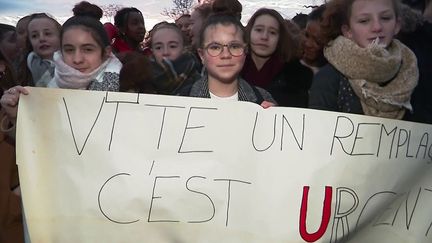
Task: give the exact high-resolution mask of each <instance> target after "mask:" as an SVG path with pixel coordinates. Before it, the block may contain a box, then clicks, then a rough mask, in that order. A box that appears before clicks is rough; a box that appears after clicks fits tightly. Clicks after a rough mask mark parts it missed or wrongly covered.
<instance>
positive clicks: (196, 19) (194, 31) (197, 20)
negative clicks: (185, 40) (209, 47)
mask: <svg viewBox="0 0 432 243" xmlns="http://www.w3.org/2000/svg"><path fill="white" fill-rule="evenodd" d="M201 27H202V17H201V15H200V14H199V12H198V11H193V12H192V14H191V18H190V25H189V36H190V38H191V43H192V46H194V47H198V45H199V44H198V42H199V36H200V30H201Z"/></svg>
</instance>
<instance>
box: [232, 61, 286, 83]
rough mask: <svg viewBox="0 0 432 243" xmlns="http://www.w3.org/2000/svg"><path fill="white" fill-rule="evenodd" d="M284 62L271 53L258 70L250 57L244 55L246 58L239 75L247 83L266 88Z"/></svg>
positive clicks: (280, 69)
mask: <svg viewBox="0 0 432 243" xmlns="http://www.w3.org/2000/svg"><path fill="white" fill-rule="evenodd" d="M284 64H285V63H284V62H283V61H282V60H281V59H280V58H278V57H276V56H275V55H273V56H272V57H270V59H268V60H267V61H266V62H265V63H264V66H263V67H262V68H261V70H258V69H257V67H256V65H255V62H254V61H253V60H252V57H251V56H250V54H249V55H247V56H246V60H245V63H244V66H243V69H242V71H241V77H242V78H243V79H244V80H246V81H247V82H248V83H250V84H252V85H255V86H259V87H261V88H264V89H265V88H267V87H268V86H269V85H270V83H271V81H273V79H275V78H276V76H277V75H278V74H279V73H280V72H281V71H282V69H283V67H284Z"/></svg>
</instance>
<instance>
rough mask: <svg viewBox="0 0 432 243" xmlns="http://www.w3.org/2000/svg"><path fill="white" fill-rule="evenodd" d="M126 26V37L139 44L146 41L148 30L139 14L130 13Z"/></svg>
mask: <svg viewBox="0 0 432 243" xmlns="http://www.w3.org/2000/svg"><path fill="white" fill-rule="evenodd" d="M126 25H127V26H126V31H125V34H126V36H128V37H129V38H130V39H132V40H133V41H135V42H137V43H139V42H142V41H143V40H144V36H145V33H146V29H145V26H144V18H143V16H142V15H141V14H140V13H139V12H130V13H129V17H128V20H127V23H126Z"/></svg>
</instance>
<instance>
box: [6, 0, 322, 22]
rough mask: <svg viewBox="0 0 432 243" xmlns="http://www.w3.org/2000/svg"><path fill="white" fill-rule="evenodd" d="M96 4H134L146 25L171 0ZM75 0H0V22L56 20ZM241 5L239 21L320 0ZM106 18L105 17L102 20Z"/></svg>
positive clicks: (291, 11) (97, 0) (245, 0)
mask: <svg viewBox="0 0 432 243" xmlns="http://www.w3.org/2000/svg"><path fill="white" fill-rule="evenodd" d="M88 1H89V2H91V3H94V4H97V5H108V4H119V5H123V6H125V7H136V8H138V9H139V10H141V11H142V12H143V14H144V19H145V21H146V26H147V28H149V27H151V26H153V25H154V24H155V23H157V22H159V21H161V20H169V19H168V18H167V17H165V16H162V15H161V12H162V11H163V9H164V8H170V7H172V0H139V1H137V0H88ZM77 2H79V1H71V0H0V6H1V7H0V22H1V23H11V24H14V22H15V23H16V21H17V20H18V19H19V17H22V16H25V15H27V14H31V13H35V12H47V13H50V14H52V15H54V16H56V18H57V19H58V20H59V22H60V23H62V22H64V20H65V19H67V18H68V17H70V16H71V14H72V8H73V6H74V5H75V4H76V3H77ZM240 2H241V3H242V5H243V19H242V21H243V22H247V19H248V18H249V17H250V16H251V15H252V13H253V12H254V11H255V10H257V9H259V8H261V7H269V8H274V9H276V10H278V11H279V12H280V13H281V14H282V15H283V16H284V17H287V18H291V17H293V16H294V15H295V14H296V13H299V12H306V13H308V12H309V11H310V9H305V8H304V5H315V4H320V3H321V2H323V1H322V0H240ZM104 21H106V20H104Z"/></svg>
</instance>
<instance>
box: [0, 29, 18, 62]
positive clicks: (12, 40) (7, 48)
mask: <svg viewBox="0 0 432 243" xmlns="http://www.w3.org/2000/svg"><path fill="white" fill-rule="evenodd" d="M0 51H1V52H2V53H3V55H4V56H5V57H6V58H8V61H10V62H13V61H14V60H15V58H17V56H18V51H19V49H18V46H17V34H16V32H15V31H13V30H11V31H8V32H6V33H4V34H3V37H2V39H1V40H0Z"/></svg>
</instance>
